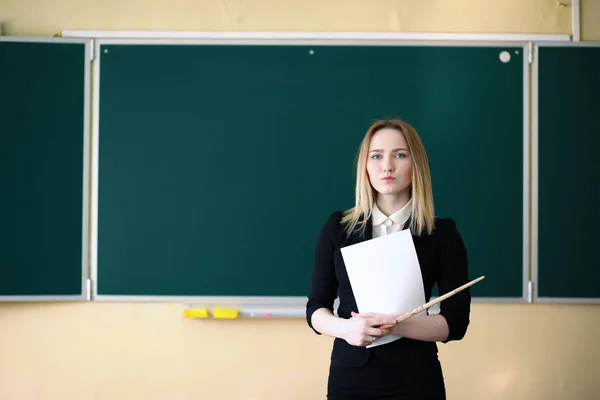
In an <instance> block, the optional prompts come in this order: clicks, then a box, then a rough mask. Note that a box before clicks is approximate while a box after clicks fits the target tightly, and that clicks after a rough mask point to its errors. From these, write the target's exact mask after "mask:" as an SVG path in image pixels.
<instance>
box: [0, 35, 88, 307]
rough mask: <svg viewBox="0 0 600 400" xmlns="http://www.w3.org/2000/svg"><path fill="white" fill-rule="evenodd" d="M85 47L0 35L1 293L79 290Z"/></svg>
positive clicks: (47, 294)
mask: <svg viewBox="0 0 600 400" xmlns="http://www.w3.org/2000/svg"><path fill="white" fill-rule="evenodd" d="M87 51H88V50H87V47H86V44H85V41H75V40H73V41H68V40H59V39H56V40H54V39H46V40H44V41H43V42H36V41H33V40H18V39H14V38H0V93H1V94H2V95H1V96H0V121H2V122H1V128H0V192H1V194H0V300H9V301H11V300H44V299H48V300H60V299H65V300H72V299H79V298H82V297H83V296H84V291H83V288H84V282H85V280H86V274H87V271H86V268H87V260H86V258H87V254H85V253H84V248H87V244H86V240H87V232H85V223H84V221H87V218H86V217H85V210H84V208H85V207H86V205H85V200H86V199H87V196H84V188H85V186H84V181H87V179H86V178H85V175H84V170H85V168H84V160H85V159H86V156H85V152H84V143H85V132H87V126H86V122H87V121H86V118H85V116H86V115H87V114H86V111H85V107H86V104H87V95H88V94H89V91H88V90H87V89H86V88H87V87H88V81H89V78H88V73H87V72H88V70H89V63H90V61H89V57H88V56H87V54H88V53H87Z"/></svg>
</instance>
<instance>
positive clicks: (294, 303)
mask: <svg viewBox="0 0 600 400" xmlns="http://www.w3.org/2000/svg"><path fill="white" fill-rule="evenodd" d="M128 44H131V45H156V44H161V45H174V46H183V45H215V46H218V45H240V46H243V45H289V46H295V45H302V46H306V45H310V46H331V45H338V46H339V45H346V46H353V45H359V46H364V45H368V46H460V47H499V48H501V47H520V48H522V51H523V66H522V68H523V83H522V86H523V98H522V102H523V113H522V114H523V121H522V126H523V134H522V139H523V142H522V145H523V152H522V153H523V159H522V160H523V171H522V172H523V176H522V179H523V181H522V189H523V199H522V212H523V218H522V285H521V287H522V289H521V295H520V296H517V297H482V298H479V297H474V298H473V302H474V303H527V302H531V301H532V297H531V290H530V289H531V285H530V269H529V262H530V225H529V220H530V208H529V205H530V196H531V194H530V112H529V106H530V61H529V58H530V57H529V56H530V51H531V42H528V41H516V40H515V41H510V40H508V41H506V40H504V41H486V40H473V41H470V40H379V39H364V40H360V39H340V38H336V39H330V40H328V39H315V40H309V39H272V40H269V39H243V38H236V37H234V38H232V39H223V38H214V39H211V38H207V39H172V38H171V39H169V38H139V39H135V38H133V39H132V38H120V37H118V36H115V37H111V38H100V39H96V40H95V43H94V47H95V54H100V52H101V46H103V45H128ZM100 64H101V63H100V57H96V59H95V62H94V85H93V100H92V104H93V107H92V110H93V111H92V113H93V115H94V118H93V125H92V160H93V162H92V177H91V182H92V185H91V242H90V254H91V257H90V266H91V279H92V288H93V291H92V293H93V295H92V296H93V299H94V300H97V301H117V302H120V301H127V302H138V301H139V302H177V303H183V304H189V305H194V304H198V305H201V306H203V307H213V306H231V307H238V308H242V309H244V310H247V311H248V312H249V313H252V314H256V315H260V314H261V313H263V311H264V312H269V313H270V312H271V311H272V310H276V311H275V312H278V311H281V313H283V314H285V315H287V316H297V315H302V313H303V307H304V306H305V304H306V298H305V297H295V296H289V297H261V296H256V297H255V296H137V295H131V296H128V295H102V294H98V251H97V243H98V177H99V176H98V164H97V160H98V152H99V143H98V138H99V135H100V132H99V117H98V116H99V115H100V114H99V113H100V110H99V104H100V69H101V65H100Z"/></svg>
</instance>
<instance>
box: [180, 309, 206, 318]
mask: <svg viewBox="0 0 600 400" xmlns="http://www.w3.org/2000/svg"><path fill="white" fill-rule="evenodd" d="M183 315H184V316H185V317H186V318H208V308H190V309H187V310H184V311H183Z"/></svg>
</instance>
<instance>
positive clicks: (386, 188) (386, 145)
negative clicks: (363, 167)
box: [367, 128, 412, 197]
mask: <svg viewBox="0 0 600 400" xmlns="http://www.w3.org/2000/svg"><path fill="white" fill-rule="evenodd" d="M367 174H368V175H369V181H370V182H371V186H372V187H373V188H374V189H375V190H376V191H377V192H378V193H379V194H381V195H392V196H398V197H399V196H402V195H404V194H406V193H407V191H408V190H409V188H410V184H411V179H412V178H411V177H412V162H411V159H410V153H409V152H408V145H407V144H406V139H404V135H403V134H402V132H400V131H398V130H396V129H392V128H383V129H381V130H379V131H377V132H376V133H375V134H374V135H373V137H372V138H371V143H370V145H369V154H368V158H367Z"/></svg>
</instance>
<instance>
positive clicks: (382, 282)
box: [341, 229, 427, 347]
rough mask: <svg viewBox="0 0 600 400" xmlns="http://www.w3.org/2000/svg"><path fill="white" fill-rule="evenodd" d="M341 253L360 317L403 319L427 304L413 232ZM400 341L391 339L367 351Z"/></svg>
mask: <svg viewBox="0 0 600 400" xmlns="http://www.w3.org/2000/svg"><path fill="white" fill-rule="evenodd" d="M341 252H342V257H343V258H344V263H345V264H346V270H347V272H348V277H349V279H350V284H351V286H352V291H353V292H354V298H355V299H356V305H357V306H358V312H359V313H369V312H375V313H384V314H393V315H394V316H399V315H401V314H404V313H406V312H409V311H412V310H413V309H415V308H417V307H419V306H421V305H423V304H424V303H425V292H424V289H423V278H422V277H421V268H420V266H419V259H418V257H417V251H416V250H415V246H414V243H413V240H412V236H411V233H410V230H408V229H405V230H402V231H400V232H396V233H392V234H389V235H386V236H381V237H378V238H375V239H371V240H367V241H364V242H360V243H357V244H354V245H351V246H347V247H343V248H342V249H341ZM426 313H427V312H426V311H422V312H421V313H419V314H418V315H424V314H426ZM400 338H401V337H400V336H397V335H387V336H384V337H382V338H381V339H379V340H378V341H377V342H375V343H373V344H371V345H369V346H367V347H374V346H381V345H383V344H386V343H391V342H393V341H395V340H398V339H400Z"/></svg>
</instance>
